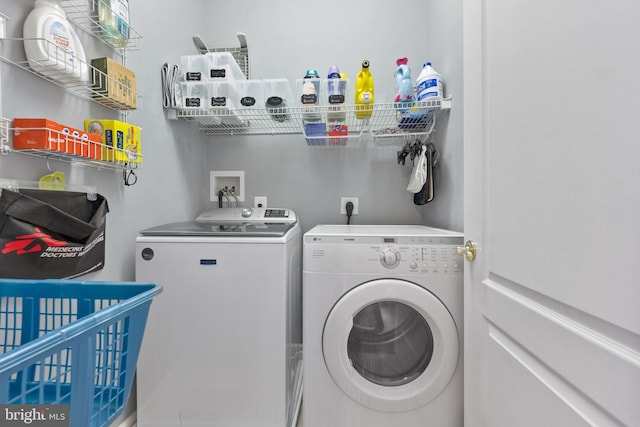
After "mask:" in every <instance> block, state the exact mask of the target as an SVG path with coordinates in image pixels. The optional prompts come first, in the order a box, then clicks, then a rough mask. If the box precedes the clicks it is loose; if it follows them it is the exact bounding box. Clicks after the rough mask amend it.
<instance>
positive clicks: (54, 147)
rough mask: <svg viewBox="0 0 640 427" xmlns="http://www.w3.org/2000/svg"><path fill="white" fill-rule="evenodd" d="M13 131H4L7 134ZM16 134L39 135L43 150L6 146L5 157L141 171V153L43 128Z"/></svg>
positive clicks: (24, 128) (27, 129)
mask: <svg viewBox="0 0 640 427" xmlns="http://www.w3.org/2000/svg"><path fill="white" fill-rule="evenodd" d="M16 129H17V128H8V130H11V131H15V130H16ZM19 131H20V132H36V133H38V134H40V136H41V137H42V138H41V139H42V144H41V145H43V146H42V147H39V148H15V147H13V148H11V147H9V145H8V144H6V145H5V146H4V149H5V150H6V153H8V152H13V153H20V154H25V155H30V156H36V157H41V158H45V159H47V160H49V159H51V160H59V161H64V162H71V163H74V164H81V165H85V166H92V167H95V168H98V169H112V170H132V169H142V160H143V155H142V153H141V152H131V151H128V150H127V149H126V148H118V147H113V146H110V145H106V144H102V143H99V142H95V141H91V140H87V139H84V138H80V137H76V136H73V135H70V134H67V133H64V132H60V131H57V130H55V129H50V128H46V127H21V128H20V129H19ZM11 133H13V132H11ZM39 145H40V144H39Z"/></svg>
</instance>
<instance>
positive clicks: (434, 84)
mask: <svg viewBox="0 0 640 427" xmlns="http://www.w3.org/2000/svg"><path fill="white" fill-rule="evenodd" d="M416 86H417V91H418V95H417V99H418V101H426V100H427V98H431V97H438V98H443V97H444V81H443V80H442V76H441V75H440V74H439V73H438V72H437V71H436V70H434V69H433V66H432V65H431V62H425V63H424V67H423V68H422V71H421V72H420V75H419V76H418V79H417V82H416Z"/></svg>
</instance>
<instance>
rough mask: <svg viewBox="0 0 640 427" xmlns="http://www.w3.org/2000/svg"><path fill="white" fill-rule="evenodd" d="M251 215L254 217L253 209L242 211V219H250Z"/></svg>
mask: <svg viewBox="0 0 640 427" xmlns="http://www.w3.org/2000/svg"><path fill="white" fill-rule="evenodd" d="M251 215H253V209H251V208H244V209H242V217H243V218H249V217H250V216H251Z"/></svg>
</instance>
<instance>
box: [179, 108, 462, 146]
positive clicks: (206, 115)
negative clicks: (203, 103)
mask: <svg viewBox="0 0 640 427" xmlns="http://www.w3.org/2000/svg"><path fill="white" fill-rule="evenodd" d="M360 108H362V107H361V106H356V105H352V104H345V105H341V106H340V107H335V106H314V107H311V108H308V107H279V108H242V109H229V108H224V107H222V108H216V107H212V108H207V109H197V108H193V109H190V108H181V109H177V110H176V116H177V118H182V119H186V120H191V121H194V122H196V123H198V125H199V128H200V130H201V131H203V132H204V133H205V134H208V135H255V134H262V135H269V134H270V135H278V134H302V135H304V137H305V138H306V139H307V142H310V145H323V144H322V143H323V141H324V142H326V143H331V142H332V141H334V142H336V141H341V140H344V139H350V138H359V137H361V136H363V134H365V133H371V134H372V136H373V137H374V138H406V137H409V136H425V135H428V134H429V133H430V132H431V131H432V130H433V122H434V120H435V116H436V115H437V114H438V112H439V111H440V110H445V109H450V108H451V98H445V99H434V100H428V101H419V102H416V103H415V104H413V105H398V104H395V103H380V104H374V105H372V106H370V107H369V108H370V115H369V116H367V117H364V118H358V117H357V114H360V113H361V111H360V110H359V109H360ZM314 142H315V143H316V144H314ZM336 145H339V144H336Z"/></svg>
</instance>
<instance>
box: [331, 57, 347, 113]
mask: <svg viewBox="0 0 640 427" xmlns="http://www.w3.org/2000/svg"><path fill="white" fill-rule="evenodd" d="M346 78H347V76H346V74H344V73H341V72H340V69H339V68H338V67H337V66H336V65H332V66H331V67H330V68H329V73H328V74H327V102H328V104H329V106H328V107H327V119H329V120H336V121H344V120H345V118H346V112H345V109H344V102H345V95H346V89H347V80H346Z"/></svg>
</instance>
